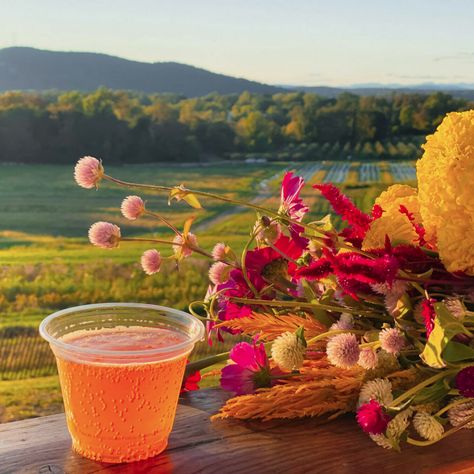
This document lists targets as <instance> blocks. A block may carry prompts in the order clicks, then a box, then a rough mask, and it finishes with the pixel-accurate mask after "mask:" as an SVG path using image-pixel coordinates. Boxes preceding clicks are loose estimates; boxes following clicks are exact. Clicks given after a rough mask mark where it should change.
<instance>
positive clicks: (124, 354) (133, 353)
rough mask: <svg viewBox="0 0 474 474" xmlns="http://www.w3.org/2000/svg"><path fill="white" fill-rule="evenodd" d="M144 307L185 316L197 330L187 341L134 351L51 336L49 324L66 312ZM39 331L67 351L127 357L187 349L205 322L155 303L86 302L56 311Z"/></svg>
mask: <svg viewBox="0 0 474 474" xmlns="http://www.w3.org/2000/svg"><path fill="white" fill-rule="evenodd" d="M116 307H121V308H142V309H149V310H154V311H166V312H167V313H171V314H172V315H175V316H180V317H181V318H185V319H186V320H187V321H189V323H191V324H196V325H197V326H196V327H197V332H196V334H194V335H193V336H192V337H189V339H187V340H186V341H183V342H180V343H177V344H172V345H169V346H166V347H158V348H156V349H144V350H133V351H130V350H129V351H120V350H104V349H92V348H87V347H81V346H76V345H74V344H70V343H67V342H64V341H61V340H60V339H56V338H55V337H53V336H51V334H49V332H48V330H47V326H48V324H49V323H50V322H51V321H52V320H54V319H56V318H58V317H60V316H64V315H65V314H69V313H76V312H81V311H85V310H89V309H91V310H93V309H106V308H116ZM39 333H40V335H41V337H42V338H43V339H45V340H46V341H47V342H49V343H50V344H52V345H54V346H55V347H57V348H61V349H63V350H66V351H71V352H76V353H81V354H89V355H90V354H94V355H100V356H112V357H113V356H115V357H127V356H150V355H154V354H167V353H173V352H179V351H180V350H181V349H185V348H187V347H189V346H191V345H194V344H195V343H196V342H198V341H200V340H202V339H203V337H204V324H203V323H202V321H200V320H199V319H198V318H196V317H195V316H192V315H191V314H189V313H186V312H184V311H180V310H178V309H174V308H169V307H166V306H159V305H154V304H145V303H96V304H85V305H79V306H72V307H70V308H66V309H62V310H60V311H56V312H54V313H52V314H50V315H49V316H47V317H46V318H44V319H43V321H41V324H40V326H39Z"/></svg>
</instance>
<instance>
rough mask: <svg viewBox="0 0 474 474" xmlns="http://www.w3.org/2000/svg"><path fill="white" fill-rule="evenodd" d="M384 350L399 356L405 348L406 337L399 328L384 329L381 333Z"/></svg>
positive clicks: (380, 338)
mask: <svg viewBox="0 0 474 474" xmlns="http://www.w3.org/2000/svg"><path fill="white" fill-rule="evenodd" d="M379 341H380V345H381V347H382V349H383V350H384V351H385V352H388V353H389V354H393V355H397V354H399V353H400V351H401V350H402V349H403V348H404V347H405V343H406V341H405V337H404V336H403V334H402V333H401V332H400V331H399V330H398V329H397V328H387V329H382V331H380V332H379Z"/></svg>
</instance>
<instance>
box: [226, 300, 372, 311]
mask: <svg viewBox="0 0 474 474" xmlns="http://www.w3.org/2000/svg"><path fill="white" fill-rule="evenodd" d="M229 299H231V300H232V301H235V302H236V303H249V304H254V305H262V306H277V307H283V308H307V309H312V308H321V309H326V310H328V311H335V312H337V313H352V314H365V315H368V316H370V315H371V314H373V313H372V312H371V311H362V310H359V309H357V310H355V309H354V310H352V311H351V309H350V308H345V307H340V306H332V305H327V304H322V303H305V302H304V301H280V300H278V301H277V300H263V299H250V298H237V297H231V298H229Z"/></svg>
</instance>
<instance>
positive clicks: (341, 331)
mask: <svg viewBox="0 0 474 474" xmlns="http://www.w3.org/2000/svg"><path fill="white" fill-rule="evenodd" d="M366 332H367V331H361V330H358V329H335V330H333V331H327V332H323V333H322V334H318V335H317V336H314V337H312V338H311V339H309V340H308V341H306V343H307V344H308V346H309V345H311V344H314V343H315V342H318V341H322V340H323V339H327V338H328V337H331V336H335V335H336V334H344V333H351V334H360V335H362V334H365V333H366Z"/></svg>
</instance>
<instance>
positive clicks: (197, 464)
mask: <svg viewBox="0 0 474 474" xmlns="http://www.w3.org/2000/svg"><path fill="white" fill-rule="evenodd" d="M225 396H226V395H225V394H224V393H222V392H221V391H219V390H202V391H200V392H194V393H190V394H188V395H186V396H185V397H183V398H182V399H181V402H180V406H179V408H178V414H177V418H176V422H175V426H174V429H173V433H172V436H171V439H170V443H169V446H168V449H167V450H166V451H165V452H164V453H163V454H161V455H160V456H157V457H155V458H153V459H150V460H147V461H143V462H137V463H130V464H104V463H98V462H95V461H89V460H87V459H85V458H82V457H80V456H78V455H76V454H75V453H74V452H73V451H72V450H71V442H70V438H69V435H68V432H67V429H66V423H65V418H64V415H54V416H47V417H43V418H35V419H32V420H25V421H17V422H13V423H6V424H0V473H1V474H9V473H21V474H30V473H35V474H36V473H41V474H49V473H55V474H56V473H67V474H76V473H78V474H92V473H126V474H141V473H180V474H181V473H184V474H187V473H190V474H194V473H217V474H226V473H241V472H242V473H254V472H255V473H259V474H260V473H324V474H326V473H328V474H333V473H335V474H339V473H341V474H345V473H362V474H369V473H378V474H391V473H396V474H405V473H424V474H428V473H429V474H448V473H449V474H452V473H453V474H454V473H458V474H468V473H474V430H462V431H461V432H459V433H456V434H455V435H453V436H451V437H449V438H447V439H446V440H443V441H442V442H440V443H438V444H437V445H434V446H431V447H427V448H417V447H414V446H409V447H406V448H405V449H404V450H403V451H402V453H396V452H391V451H386V450H384V449H382V448H379V447H378V446H376V445H375V444H374V443H373V442H372V441H371V440H370V439H369V438H368V437H367V436H366V435H364V434H363V433H362V432H361V431H360V429H359V428H358V426H357V425H356V423H355V422H354V420H353V418H352V417H350V416H348V417H344V418H341V419H338V420H336V421H332V422H330V423H322V422H321V421H319V420H317V419H305V420H299V421H275V422H267V423H262V422H257V421H251V422H240V421H218V422H213V423H211V422H210V421H209V416H210V415H211V414H213V413H215V412H216V411H217V409H218V407H219V406H220V405H221V404H222V402H223V400H224V399H225Z"/></svg>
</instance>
